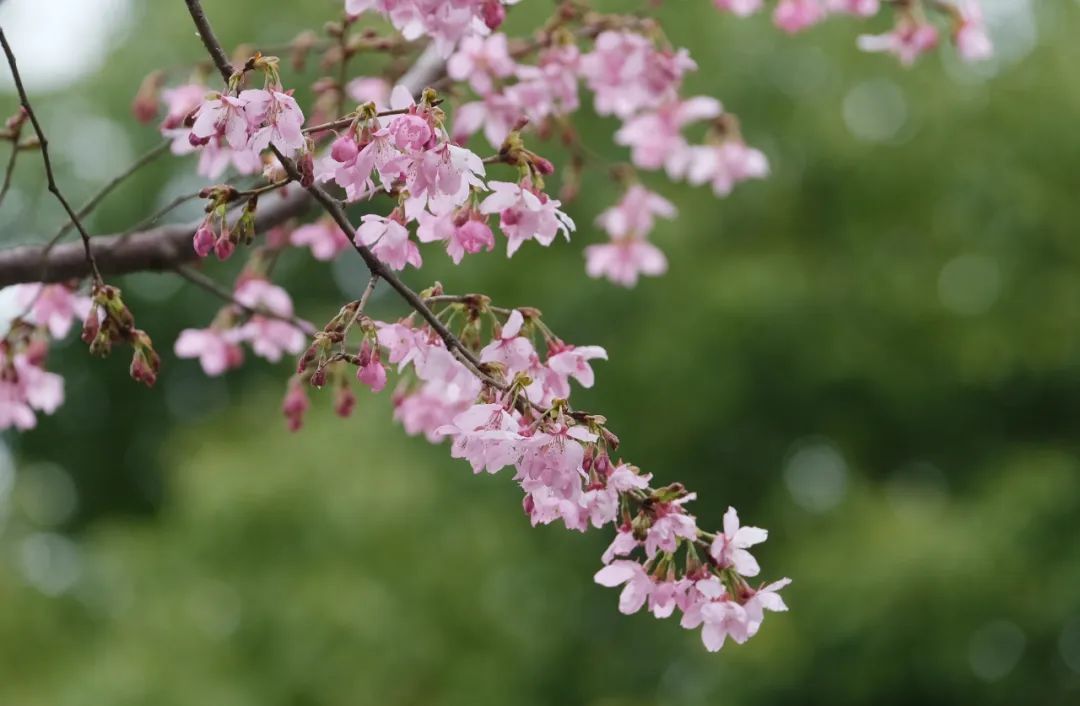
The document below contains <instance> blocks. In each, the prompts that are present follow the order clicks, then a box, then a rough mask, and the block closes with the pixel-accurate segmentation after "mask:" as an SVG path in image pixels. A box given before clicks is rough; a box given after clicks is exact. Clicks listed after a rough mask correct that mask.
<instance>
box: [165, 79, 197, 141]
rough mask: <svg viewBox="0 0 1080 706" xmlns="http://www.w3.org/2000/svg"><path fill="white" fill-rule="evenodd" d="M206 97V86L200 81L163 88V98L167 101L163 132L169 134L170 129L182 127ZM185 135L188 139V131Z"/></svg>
mask: <svg viewBox="0 0 1080 706" xmlns="http://www.w3.org/2000/svg"><path fill="white" fill-rule="evenodd" d="M205 97H206V86H203V85H201V84H198V83H188V84H184V85H182V86H177V87H175V88H166V89H165V90H163V91H162V92H161V100H162V101H163V102H164V103H165V119H164V120H163V121H162V123H161V131H162V134H165V135H166V136H168V134H169V132H168V131H171V130H176V129H179V128H182V127H183V125H184V121H185V120H186V119H187V117H188V116H189V115H191V113H193V112H194V111H195V109H196V108H198V107H199V106H200V105H202V102H203V99H204V98H205ZM183 135H184V137H185V139H186V137H187V133H186V132H185V133H183Z"/></svg>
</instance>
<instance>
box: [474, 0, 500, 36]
mask: <svg viewBox="0 0 1080 706" xmlns="http://www.w3.org/2000/svg"><path fill="white" fill-rule="evenodd" d="M480 16H481V17H482V18H483V20H484V24H486V25H487V26H488V29H498V28H499V27H500V26H502V23H503V22H504V21H506V8H505V7H504V6H503V4H502V2H500V0H487V2H486V3H484V6H483V7H482V8H481V9H480Z"/></svg>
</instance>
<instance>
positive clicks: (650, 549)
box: [645, 503, 698, 559]
mask: <svg viewBox="0 0 1080 706" xmlns="http://www.w3.org/2000/svg"><path fill="white" fill-rule="evenodd" d="M661 511H662V512H663V514H662V515H661V516H660V517H659V518H657V519H656V521H655V522H653V524H652V526H651V527H649V530H648V532H646V533H645V554H646V556H648V557H649V558H650V559H651V558H653V557H654V556H656V553H657V552H674V551H675V550H676V549H677V548H678V546H679V540H680V539H689V540H691V541H693V540H695V539H697V532H698V530H697V523H696V522H695V521H694V518H693V517H692V516H690V515H687V514H686V513H684V512H682V510H681V509H680V508H679V507H678V506H676V505H674V504H673V503H672V504H669V505H668V506H667V507H666V508H662V510H661Z"/></svg>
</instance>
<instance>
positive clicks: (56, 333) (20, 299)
mask: <svg viewBox="0 0 1080 706" xmlns="http://www.w3.org/2000/svg"><path fill="white" fill-rule="evenodd" d="M15 303H16V306H18V307H19V308H20V309H25V308H27V307H29V308H30V310H29V313H28V315H27V316H26V319H27V320H28V321H30V322H31V323H33V324H36V325H38V326H44V327H45V328H47V329H48V330H49V335H50V336H52V337H53V338H56V339H60V338H63V337H64V336H67V334H68V331H70V330H71V323H72V321H74V320H75V319H76V318H83V317H85V315H86V312H87V311H89V310H90V300H89V299H88V298H87V297H84V296H81V295H79V294H76V293H75V291H74V290H72V289H71V287H68V286H67V285H64V284H44V285H43V284H20V285H16V286H15Z"/></svg>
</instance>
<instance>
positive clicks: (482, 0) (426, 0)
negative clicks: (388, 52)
mask: <svg viewBox="0 0 1080 706" xmlns="http://www.w3.org/2000/svg"><path fill="white" fill-rule="evenodd" d="M517 2H518V0H345V11H346V12H348V13H349V14H351V15H359V14H361V13H363V12H367V11H369V10H372V11H375V12H379V13H381V14H382V15H384V16H385V17H386V18H387V19H389V20H390V22H391V23H392V24H393V25H394V28H395V29H397V30H398V31H399V32H401V34H402V36H403V37H404V38H405V39H407V40H410V41H412V40H415V39H419V38H421V37H427V38H429V39H431V41H432V42H434V44H435V46H436V47H438V49H439V51H440V53H442V54H443V56H449V54H450V52H452V51H453V49H454V47H455V46H456V45H457V43H458V42H459V41H460V40H461V39H462V38H464V37H469V36H476V35H482V34H486V33H487V32H490V31H491V30H493V29H497V28H498V27H499V26H500V25H501V24H502V23H503V20H505V19H506V6H507V5H514V4H516V3H517Z"/></svg>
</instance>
